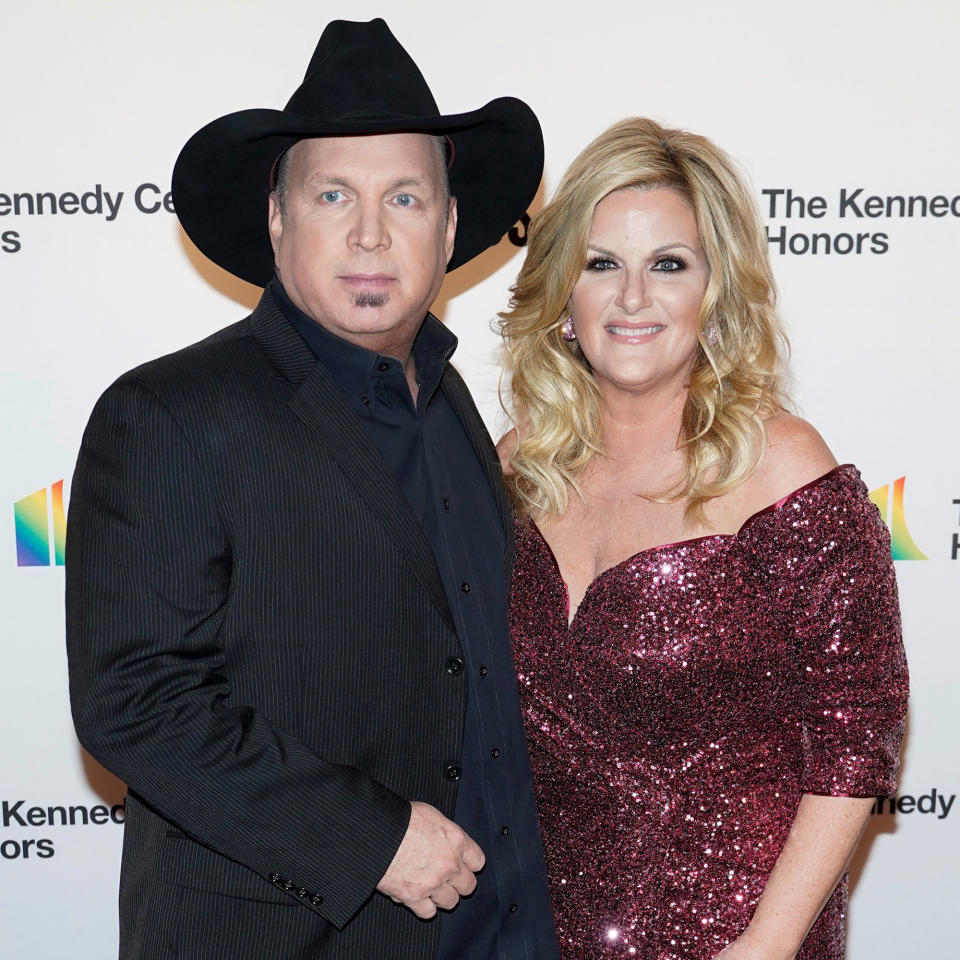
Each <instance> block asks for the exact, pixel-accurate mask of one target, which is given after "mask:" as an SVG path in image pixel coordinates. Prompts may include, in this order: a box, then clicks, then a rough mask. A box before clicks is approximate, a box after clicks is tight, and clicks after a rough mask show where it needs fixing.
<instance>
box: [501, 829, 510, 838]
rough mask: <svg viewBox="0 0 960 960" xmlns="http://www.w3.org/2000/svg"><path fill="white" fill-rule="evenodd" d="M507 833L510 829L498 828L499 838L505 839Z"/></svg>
mask: <svg viewBox="0 0 960 960" xmlns="http://www.w3.org/2000/svg"><path fill="white" fill-rule="evenodd" d="M509 832H510V828H509V827H501V828H500V836H501V837H505V836H506V835H507V834H508V833H509Z"/></svg>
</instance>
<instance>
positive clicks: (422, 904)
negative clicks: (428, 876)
mask: <svg viewBox="0 0 960 960" xmlns="http://www.w3.org/2000/svg"><path fill="white" fill-rule="evenodd" d="M406 906H408V907H409V908H410V909H411V910H412V911H413V912H414V913H415V914H416V915H417V916H418V917H419V918H420V919H421V920H429V919H430V918H431V917H435V916H436V915H437V905H436V904H435V903H434V902H433V901H432V900H431V899H430V898H429V897H424V898H423V900H417V901H415V902H414V903H408V904H406Z"/></svg>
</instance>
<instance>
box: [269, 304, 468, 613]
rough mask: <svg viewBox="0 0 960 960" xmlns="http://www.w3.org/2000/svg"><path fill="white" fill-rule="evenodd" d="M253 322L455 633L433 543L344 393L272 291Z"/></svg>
mask: <svg viewBox="0 0 960 960" xmlns="http://www.w3.org/2000/svg"><path fill="white" fill-rule="evenodd" d="M250 322H251V325H252V327H253V330H254V336H256V338H257V340H258V342H259V343H260V345H261V347H262V348H263V349H264V352H265V353H266V354H267V359H268V360H269V361H270V363H271V365H272V366H274V367H275V368H276V369H277V371H278V372H279V373H280V374H281V375H282V376H283V377H284V378H285V379H287V380H290V381H291V382H293V383H295V384H297V389H296V391H295V392H294V393H293V395H292V396H291V398H290V400H289V401H288V403H289V406H290V409H291V410H292V411H293V412H294V413H295V414H296V415H297V416H298V417H299V418H300V419H301V420H302V421H303V422H304V423H305V424H306V425H307V426H308V427H310V428H311V429H313V430H314V431H315V432H316V433H317V434H318V435H319V436H320V437H321V439H322V440H323V443H324V445H325V447H326V448H327V450H328V452H329V453H330V454H331V456H333V458H334V459H335V460H336V461H337V463H338V465H339V466H340V468H341V470H343V472H344V473H345V474H346V475H347V476H348V477H349V478H350V480H351V484H352V486H353V487H354V489H355V490H356V491H357V492H358V493H359V494H360V495H361V496H362V497H363V498H364V500H365V501H366V503H367V506H368V507H369V508H370V511H371V513H372V514H374V515H375V516H376V517H377V519H378V520H379V521H380V522H381V523H382V524H383V526H384V527H385V528H386V530H387V531H388V533H390V535H391V536H392V537H393V539H394V541H395V543H396V545H397V548H398V549H399V550H400V551H401V553H403V554H404V556H405V557H406V559H407V562H408V563H409V564H410V567H411V569H412V570H413V573H414V575H415V576H416V577H417V579H418V580H419V581H420V583H421V585H422V586H423V589H424V590H425V591H426V593H427V596H429V598H430V600H431V601H432V603H433V604H434V606H436V608H437V609H438V610H439V611H440V613H441V614H442V615H443V617H444V619H445V620H446V621H447V623H448V624H449V626H450V627H451V629H453V628H454V624H453V617H452V616H451V614H450V608H449V606H448V605H447V598H446V594H445V593H444V590H443V582H442V580H441V579H440V571H439V570H438V568H437V561H436V558H435V557H434V554H433V549H432V547H431V546H430V542H429V541H428V540H427V537H426V534H425V533H424V532H423V528H422V527H421V525H420V523H419V521H418V520H417V518H416V515H415V514H414V512H413V510H412V509H411V507H410V504H409V503H408V502H407V498H406V497H405V496H404V495H403V491H402V490H401V489H400V486H399V484H398V483H397V482H396V480H395V479H394V477H393V474H392V473H391V472H390V468H389V467H388V466H387V463H386V461H385V460H384V459H383V457H382V456H381V455H380V452H379V451H378V450H377V448H376V446H375V445H374V443H373V441H372V440H371V439H370V436H369V434H368V433H367V432H366V430H364V428H363V424H362V423H360V421H359V420H358V419H357V417H356V416H355V415H354V414H353V412H352V411H351V410H350V408H349V407H348V406H347V404H346V402H345V401H344V399H343V396H342V394H341V392H340V389H339V388H338V387H337V385H336V384H335V383H334V382H333V380H332V379H331V377H330V375H329V374H328V373H327V371H326V370H325V369H324V366H323V364H322V363H319V362H318V361H317V359H316V358H315V357H314V355H313V354H312V352H311V351H310V348H309V347H308V346H307V345H306V344H305V343H304V342H303V340H302V339H301V338H300V336H299V335H298V334H297V332H296V331H295V330H294V329H293V327H292V326H291V325H290V323H289V322H288V321H287V319H286V318H285V317H284V316H283V314H282V313H281V312H280V310H279V308H278V307H277V306H276V304H275V303H274V302H273V299H272V297H270V295H269V293H265V294H264V296H263V299H262V300H261V301H260V304H259V306H258V307H257V309H256V311H255V312H254V313H253V314H252V316H251V318H250Z"/></svg>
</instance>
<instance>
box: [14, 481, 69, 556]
mask: <svg viewBox="0 0 960 960" xmlns="http://www.w3.org/2000/svg"><path fill="white" fill-rule="evenodd" d="M13 522H14V527H15V529H16V535H17V566H18V567H49V566H51V565H55V566H58V567H62V566H63V554H64V546H65V544H66V540H67V518H66V515H65V514H64V512H63V481H62V480H58V481H57V482H56V483H55V484H53V485H52V486H51V487H45V488H44V489H43V490H38V491H37V492H36V493H31V494H30V496H29V497H24V498H23V499H22V500H17V502H16V503H14V505H13ZM51 548H52V549H51Z"/></svg>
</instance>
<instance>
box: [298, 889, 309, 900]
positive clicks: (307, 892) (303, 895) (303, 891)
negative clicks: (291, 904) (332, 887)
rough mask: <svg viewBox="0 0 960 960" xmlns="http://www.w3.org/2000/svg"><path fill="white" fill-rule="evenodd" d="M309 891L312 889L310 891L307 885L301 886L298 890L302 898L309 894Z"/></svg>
mask: <svg viewBox="0 0 960 960" xmlns="http://www.w3.org/2000/svg"><path fill="white" fill-rule="evenodd" d="M309 893H310V891H309V890H308V889H307V888H306V887H301V888H300V889H299V890H298V891H297V896H298V897H299V898H300V899H301V900H302V899H303V898H304V897H305V896H307V894H309Z"/></svg>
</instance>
